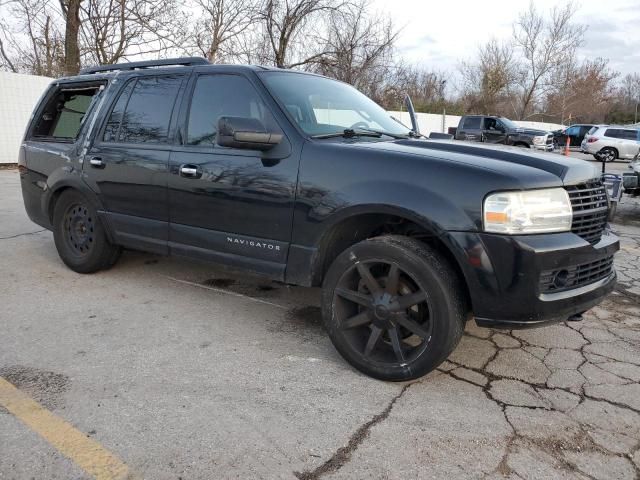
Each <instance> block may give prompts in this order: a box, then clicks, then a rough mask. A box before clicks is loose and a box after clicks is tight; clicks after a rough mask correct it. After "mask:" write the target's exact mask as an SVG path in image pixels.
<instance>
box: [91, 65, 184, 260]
mask: <svg viewBox="0 0 640 480" xmlns="http://www.w3.org/2000/svg"><path fill="white" fill-rule="evenodd" d="M185 79H186V76H185V75H177V74H176V75H163V76H143V77H139V78H133V79H131V80H129V81H128V82H127V83H126V84H125V86H124V87H123V88H122V90H121V91H120V93H119V94H118V97H117V99H116V101H115V102H114V103H113V106H112V107H111V109H110V111H109V112H107V115H106V119H107V120H106V122H105V123H104V125H103V126H102V128H101V130H100V131H99V132H98V134H97V140H96V141H95V142H94V144H93V146H92V147H91V149H90V150H89V152H88V153H87V155H86V156H85V160H84V171H85V173H86V179H87V181H88V183H89V185H90V186H91V188H92V189H93V190H94V191H95V192H96V193H97V194H98V195H99V196H100V198H101V200H102V204H103V205H104V207H105V210H106V212H104V215H105V216H106V217H107V219H108V220H107V221H108V222H109V223H110V224H111V227H112V228H113V230H114V232H115V235H116V240H117V242H118V243H119V244H121V245H123V246H126V247H131V248H140V249H143V250H147V251H154V252H158V253H167V251H168V246H167V238H168V229H169V226H168V221H169V211H168V202H167V175H168V168H169V151H170V145H169V143H170V139H171V138H172V134H171V122H172V116H173V111H174V106H175V105H176V103H177V102H176V100H177V97H178V92H179V90H180V88H181V84H182V82H184V81H185Z"/></svg>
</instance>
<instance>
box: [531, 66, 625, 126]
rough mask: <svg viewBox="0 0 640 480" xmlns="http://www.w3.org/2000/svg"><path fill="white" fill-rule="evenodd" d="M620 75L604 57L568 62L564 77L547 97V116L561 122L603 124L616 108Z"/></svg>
mask: <svg viewBox="0 0 640 480" xmlns="http://www.w3.org/2000/svg"><path fill="white" fill-rule="evenodd" d="M617 76H618V74H617V73H616V72H614V71H612V70H611V69H610V68H609V64H608V61H607V60H605V59H602V58H596V59H594V60H587V61H585V62H584V63H582V64H581V65H579V66H576V65H574V64H573V63H567V66H566V69H565V70H564V71H563V77H564V78H562V79H560V80H557V88H556V89H555V90H554V91H552V92H550V93H549V94H548V95H547V97H546V102H545V103H546V108H545V109H544V110H545V116H546V117H547V118H549V117H550V118H553V119H555V120H557V121H559V122H560V123H565V122H566V123H572V122H603V121H604V120H605V118H606V117H607V115H608V114H609V113H610V111H611V108H612V106H613V103H612V100H613V99H614V96H615V85H614V81H615V79H616V77H617Z"/></svg>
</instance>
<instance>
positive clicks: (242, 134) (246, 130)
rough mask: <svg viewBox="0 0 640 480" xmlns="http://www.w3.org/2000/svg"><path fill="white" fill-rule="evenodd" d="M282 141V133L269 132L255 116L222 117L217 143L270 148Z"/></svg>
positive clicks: (260, 148) (238, 146)
mask: <svg viewBox="0 0 640 480" xmlns="http://www.w3.org/2000/svg"><path fill="white" fill-rule="evenodd" d="M281 141H282V134H281V133H276V132H269V131H267V129H266V128H265V126H264V125H263V124H262V122H261V121H260V120H258V119H255V118H244V117H220V119H219V120H218V138H217V143H218V145H220V146H221V147H231V148H245V149H249V150H262V151H266V150H269V149H271V148H273V147H275V146H276V145H278V144H279V143H280V142H281Z"/></svg>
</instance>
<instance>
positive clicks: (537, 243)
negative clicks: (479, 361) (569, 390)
mask: <svg viewBox="0 0 640 480" xmlns="http://www.w3.org/2000/svg"><path fill="white" fill-rule="evenodd" d="M450 235H451V236H452V237H453V238H452V240H453V241H454V242H455V243H456V244H457V245H458V246H460V247H461V249H460V250H458V251H457V252H456V255H457V257H458V261H459V264H460V265H461V267H462V270H463V273H464V276H465V279H466V281H467V285H468V288H469V294H470V297H471V303H472V308H473V313H474V316H475V318H476V323H478V324H479V325H481V326H486V327H496V328H524V327H533V326H539V325H542V324H545V323H548V322H556V321H563V320H566V319H568V318H569V317H572V316H574V315H577V314H580V313H583V312H585V311H586V310H588V309H590V308H592V307H593V306H595V305H597V304H598V303H600V302H601V301H602V300H603V299H604V297H606V296H607V295H608V294H609V293H610V292H611V291H612V290H613V289H614V287H615V283H616V274H615V270H611V273H610V274H609V275H608V276H607V277H606V278H600V279H598V280H597V281H593V282H591V283H587V284H581V285H579V286H577V287H576V288H572V289H570V290H565V291H558V292H553V293H549V292H543V291H541V288H542V286H541V278H542V275H543V273H544V272H548V271H553V270H562V269H565V268H566V269H571V268H572V267H574V266H577V265H583V264H589V263H593V262H596V263H597V262H599V261H604V260H605V259H607V258H609V257H611V256H613V254H614V253H615V252H617V251H618V250H619V249H620V243H619V240H618V237H616V236H615V235H613V234H612V233H611V232H609V231H605V233H604V234H603V236H602V238H601V240H600V241H599V242H598V243H597V244H596V245H591V244H590V243H588V242H587V241H585V240H583V239H582V238H580V237H579V236H577V235H575V234H573V233H571V232H567V233H554V234H544V235H521V236H507V235H494V234H486V233H469V232H455V233H451V234H450Z"/></svg>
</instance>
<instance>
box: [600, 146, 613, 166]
mask: <svg viewBox="0 0 640 480" xmlns="http://www.w3.org/2000/svg"><path fill="white" fill-rule="evenodd" d="M596 158H597V159H599V160H600V161H601V162H602V161H604V162H606V163H610V162H615V161H616V158H618V152H617V151H616V149H615V148H611V147H605V148H603V149H602V150H600V151H599V152H598V153H597V156H596Z"/></svg>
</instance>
